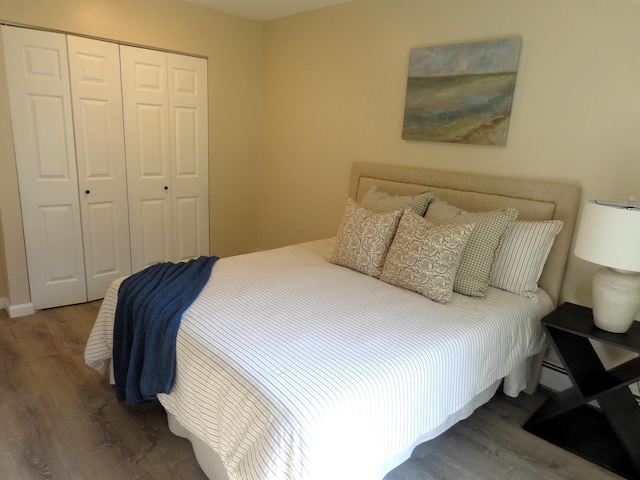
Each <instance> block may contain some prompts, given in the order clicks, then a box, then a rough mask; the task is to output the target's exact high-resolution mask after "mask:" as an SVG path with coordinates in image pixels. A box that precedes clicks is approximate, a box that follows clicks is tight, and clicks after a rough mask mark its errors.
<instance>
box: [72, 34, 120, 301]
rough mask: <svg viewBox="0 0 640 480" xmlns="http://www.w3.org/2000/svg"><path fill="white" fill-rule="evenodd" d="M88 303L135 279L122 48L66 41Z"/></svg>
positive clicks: (105, 43) (91, 42)
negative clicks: (126, 279) (121, 279)
mask: <svg viewBox="0 0 640 480" xmlns="http://www.w3.org/2000/svg"><path fill="white" fill-rule="evenodd" d="M67 45H68V52H69V72H70V77H71V98H72V103H73V119H74V126H75V135H76V157H77V164H78V182H79V187H80V207H81V208H80V211H81V213H82V228H83V237H84V252H85V257H84V260H85V272H86V280H87V297H88V300H89V301H91V300H96V299H98V298H103V297H104V294H105V292H106V291H107V288H108V287H109V284H110V283H111V282H112V281H113V280H115V279H116V278H119V277H122V276H125V275H129V274H130V273H131V252H130V249H129V212H128V205H127V177H126V175H127V173H126V163H125V152H124V125H123V119H122V88H121V83H120V51H119V48H118V45H116V44H114V43H109V42H102V41H99V40H92V39H88V38H80V37H74V36H68V37H67Z"/></svg>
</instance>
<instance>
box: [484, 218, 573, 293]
mask: <svg viewBox="0 0 640 480" xmlns="http://www.w3.org/2000/svg"><path fill="white" fill-rule="evenodd" d="M562 226H563V223H562V221H561V220H548V221H541V222H525V221H519V222H515V223H514V224H513V226H512V227H511V230H510V231H509V232H508V233H507V236H506V237H505V239H504V243H503V244H502V249H501V250H500V254H499V255H498V260H497V261H496V265H495V267H494V269H493V273H492V274H491V281H490V282H489V285H491V286H492V287H497V288H501V289H503V290H507V291H509V292H513V293H517V294H518V295H522V296H523V297H529V298H533V299H534V300H535V299H536V298H537V297H536V295H535V293H536V290H537V289H538V280H539V279H540V275H541V274H542V269H543V268H544V264H545V262H546V261H547V257H548V256H549V252H550V251H551V247H552V246H553V242H554V241H555V239H556V235H557V234H558V233H559V232H560V230H562Z"/></svg>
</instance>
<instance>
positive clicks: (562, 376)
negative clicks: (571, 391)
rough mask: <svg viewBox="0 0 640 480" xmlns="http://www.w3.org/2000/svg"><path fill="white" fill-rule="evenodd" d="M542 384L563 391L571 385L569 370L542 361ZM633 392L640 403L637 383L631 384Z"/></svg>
mask: <svg viewBox="0 0 640 480" xmlns="http://www.w3.org/2000/svg"><path fill="white" fill-rule="evenodd" d="M540 385H542V386H543V387H545V388H547V389H548V390H551V391H552V392H561V391H563V390H566V389H567V388H569V387H571V386H572V384H571V379H570V378H569V375H567V371H566V370H565V369H564V367H561V366H558V365H556V364H554V363H551V362H548V361H546V360H545V361H544V362H542V375H540ZM629 388H630V389H631V393H633V394H634V395H635V397H636V400H637V401H638V403H640V389H639V388H638V384H637V383H632V384H631V385H629Z"/></svg>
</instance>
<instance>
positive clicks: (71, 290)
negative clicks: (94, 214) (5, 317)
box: [2, 26, 87, 309]
mask: <svg viewBox="0 0 640 480" xmlns="http://www.w3.org/2000/svg"><path fill="white" fill-rule="evenodd" d="M2 36H3V43H4V53H5V64H6V69H7V82H8V87H9V102H10V109H11V121H12V127H13V136H14V144H15V154H16V164H17V171H18V183H19V188H20V202H21V207H22V218H23V228H24V237H25V244H26V252H27V266H28V269H29V286H30V289H31V298H32V302H33V305H34V307H35V308H36V309H41V308H48V307H53V306H58V305H69V304H73V303H80V302H85V301H86V300H87V293H86V283H85V271H84V259H83V246H82V227H81V224H80V204H79V199H78V178H77V174H76V158H75V148H74V134H73V122H72V112H71V110H72V109H71V93H70V88H69V72H68V67H67V65H68V64H67V45H66V39H65V36H64V35H62V34H57V33H51V32H43V31H37V30H28V29H24V28H17V27H8V26H3V27H2Z"/></svg>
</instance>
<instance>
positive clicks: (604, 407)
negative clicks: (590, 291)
mask: <svg viewBox="0 0 640 480" xmlns="http://www.w3.org/2000/svg"><path fill="white" fill-rule="evenodd" d="M542 325H543V327H544V329H545V331H546V333H547V335H548V336H549V338H550V339H551V342H552V344H553V346H554V348H555V350H556V353H557V354H558V356H559V357H560V359H561V360H562V363H563V364H564V366H565V368H566V370H567V374H568V375H569V378H570V379H571V382H572V383H573V385H574V386H573V387H572V388H569V389H567V390H565V391H563V392H560V393H558V394H556V395H554V396H552V397H550V398H549V399H548V400H547V401H546V402H545V403H544V404H543V405H542V406H541V407H540V408H539V409H538V411H536V412H535V413H534V414H533V415H532V416H531V418H530V419H529V420H528V421H527V423H525V425H524V428H525V430H527V431H529V432H531V433H533V434H535V435H537V436H539V437H541V438H544V439H545V440H547V441H550V442H552V443H554V444H556V445H558V446H560V447H562V448H564V449H566V450H569V451H571V452H573V453H575V454H577V455H580V456H581V457H583V458H586V459H588V460H590V461H592V462H594V463H597V464H598V465H600V466H602V467H604V468H606V469H608V470H611V471H613V472H615V473H617V474H618V475H621V476H623V477H625V478H629V479H638V480H640V406H639V405H638V403H637V402H636V399H635V396H634V395H633V394H632V393H631V391H630V390H629V388H628V386H629V385H630V384H632V383H634V382H637V381H640V357H637V358H634V359H632V360H630V361H628V362H626V363H624V364H622V365H620V366H618V367H615V368H613V369H611V370H606V369H605V368H604V366H603V365H602V362H601V361H600V359H599V357H598V355H597V353H596V351H595V350H594V348H593V345H592V344H591V341H590V340H596V341H598V342H602V343H606V344H609V345H612V346H614V347H616V348H622V349H625V350H629V351H632V352H635V353H640V323H638V322H634V324H633V325H632V327H631V329H629V331H628V332H627V333H623V334H621V333H610V332H605V331H604V330H600V329H599V328H597V327H596V326H595V325H594V324H593V314H592V311H591V309H589V308H586V307H581V306H579V305H574V304H571V303H565V304H563V305H561V306H560V307H558V308H557V309H556V310H555V311H554V312H552V313H550V314H549V315H547V316H546V317H545V318H543V319H542ZM593 400H596V401H597V402H598V405H599V406H600V408H601V410H598V409H596V408H594V407H592V406H590V405H588V404H589V402H592V401H593Z"/></svg>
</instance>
